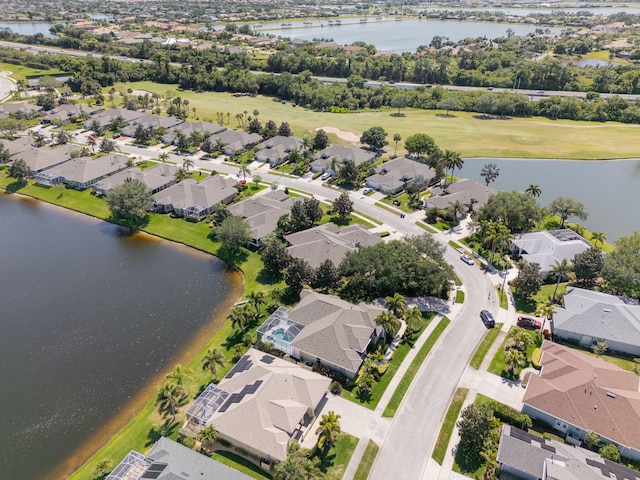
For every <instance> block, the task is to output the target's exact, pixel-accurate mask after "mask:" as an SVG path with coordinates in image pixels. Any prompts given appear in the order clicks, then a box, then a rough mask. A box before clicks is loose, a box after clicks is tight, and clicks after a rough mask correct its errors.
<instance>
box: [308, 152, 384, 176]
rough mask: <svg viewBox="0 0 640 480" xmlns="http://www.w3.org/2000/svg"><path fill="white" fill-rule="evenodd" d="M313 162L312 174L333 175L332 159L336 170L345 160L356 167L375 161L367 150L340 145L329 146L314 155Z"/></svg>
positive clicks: (373, 155) (371, 153)
mask: <svg viewBox="0 0 640 480" xmlns="http://www.w3.org/2000/svg"><path fill="white" fill-rule="evenodd" d="M313 158H314V161H313V162H311V171H313V172H329V173H331V175H335V174H336V173H337V172H334V171H333V169H332V168H331V167H332V163H333V159H334V158H335V159H336V161H337V167H336V168H337V169H339V168H340V166H342V165H344V164H345V163H346V162H347V160H352V161H353V162H355V164H356V165H361V164H362V163H366V162H373V161H374V160H375V159H376V153H375V152H370V151H369V150H363V149H362V148H356V147H344V146H342V145H330V146H328V147H327V148H325V149H324V150H322V151H320V152H318V153H316V154H315V155H314V156H313Z"/></svg>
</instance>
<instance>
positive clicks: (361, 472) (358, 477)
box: [353, 440, 380, 480]
mask: <svg viewBox="0 0 640 480" xmlns="http://www.w3.org/2000/svg"><path fill="white" fill-rule="evenodd" d="M378 450H380V447H378V445H376V443H375V442H374V441H373V440H369V443H368V444H367V448H366V450H365V451H364V455H363V456H362V460H360V464H359V465H358V469H357V470H356V474H355V475H354V476H353V480H367V478H369V472H370V471H371V467H373V462H374V461H375V459H376V456H377V455H378Z"/></svg>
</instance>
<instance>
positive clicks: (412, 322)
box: [405, 307, 422, 336]
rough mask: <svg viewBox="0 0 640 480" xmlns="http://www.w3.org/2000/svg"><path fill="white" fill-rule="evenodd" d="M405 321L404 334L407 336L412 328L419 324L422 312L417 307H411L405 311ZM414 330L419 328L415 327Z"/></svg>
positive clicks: (411, 331) (412, 330)
mask: <svg viewBox="0 0 640 480" xmlns="http://www.w3.org/2000/svg"><path fill="white" fill-rule="evenodd" d="M405 321H406V322H407V329H406V330H405V335H407V336H408V335H411V334H412V333H413V332H414V328H416V325H420V323H421V322H422V312H421V311H420V310H419V309H418V307H413V308H412V309H411V310H409V311H408V312H407V313H406V315H405ZM416 330H419V328H416Z"/></svg>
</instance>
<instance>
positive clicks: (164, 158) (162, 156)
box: [158, 152, 169, 163]
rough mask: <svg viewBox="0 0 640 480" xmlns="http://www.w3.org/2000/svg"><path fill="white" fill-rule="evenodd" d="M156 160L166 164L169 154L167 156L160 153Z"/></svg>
mask: <svg viewBox="0 0 640 480" xmlns="http://www.w3.org/2000/svg"><path fill="white" fill-rule="evenodd" d="M158 159H159V160H160V161H161V162H164V163H166V162H167V160H169V154H168V153H167V152H162V153H161V154H160V155H158Z"/></svg>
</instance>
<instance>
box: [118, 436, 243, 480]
mask: <svg viewBox="0 0 640 480" xmlns="http://www.w3.org/2000/svg"><path fill="white" fill-rule="evenodd" d="M194 478H201V479H224V480H249V479H250V478H251V477H248V476H247V475H245V474H244V473H241V472H239V471H238V470H234V469H233V468H231V467H228V466H226V465H224V464H222V463H220V462H218V461H217V460H214V459H213V458H211V457H208V456H207V455H202V454H201V453H198V452H196V451H195V450H193V449H191V448H188V447H185V446H184V445H181V444H179V443H178V442H174V441H173V440H170V439H168V438H166V437H161V438H160V439H159V440H158V441H157V442H156V444H155V445H154V446H153V448H152V449H151V450H150V451H149V453H147V454H146V455H142V454H141V453H138V452H136V451H135V450H131V451H130V452H129V453H128V454H127V456H126V457H124V458H123V459H122V461H121V462H120V463H119V464H118V465H116V467H115V468H114V469H113V470H112V471H111V473H110V474H109V475H108V476H107V478H106V480H147V479H157V480H193V479H194Z"/></svg>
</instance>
